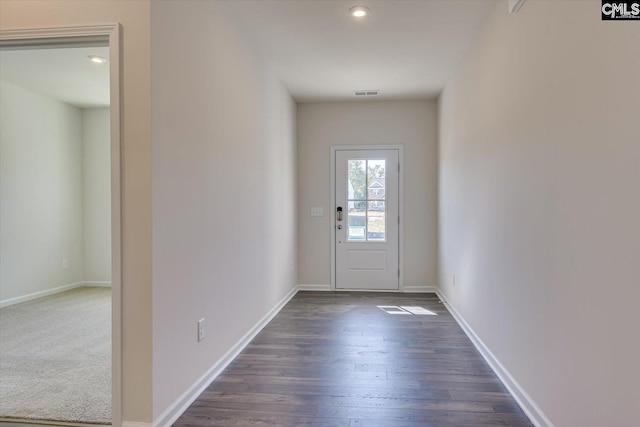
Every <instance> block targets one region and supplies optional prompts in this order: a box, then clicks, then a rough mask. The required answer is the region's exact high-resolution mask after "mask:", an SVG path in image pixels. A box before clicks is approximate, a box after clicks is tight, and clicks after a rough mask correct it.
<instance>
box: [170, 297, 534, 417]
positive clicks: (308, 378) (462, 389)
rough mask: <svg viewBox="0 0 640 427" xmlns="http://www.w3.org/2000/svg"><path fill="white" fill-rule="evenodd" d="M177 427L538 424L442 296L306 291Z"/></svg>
mask: <svg viewBox="0 0 640 427" xmlns="http://www.w3.org/2000/svg"><path fill="white" fill-rule="evenodd" d="M384 305H391V306H421V307H424V308H425V309H427V310H430V311H432V312H433V313H435V315H428V316H418V315H389V314H387V313H386V312H384V311H383V310H381V309H380V308H378V306H384ZM174 425H175V426H178V427H187V426H194V427H195V426H204V425H207V426H276V425H277V426H337V427H347V426H351V427H359V426H366V427H377V426H388V427H396V426H405V427H413V426H421V427H453V426H458V427H461V426H478V425H483V426H500V425H502V426H531V425H532V424H531V423H530V421H529V420H528V419H527V417H526V416H525V414H524V413H523V412H522V410H521V409H520V407H519V406H518V405H517V403H516V402H515V401H514V400H513V398H512V396H511V395H509V393H508V392H507V390H506V389H505V387H504V386H503V385H502V383H501V382H500V381H499V380H498V378H497V377H496V375H495V374H494V373H493V371H492V370H491V369H490V367H489V366H488V365H487V364H486V362H485V361H484V359H483V358H482V356H481V355H480V354H479V353H478V351H477V350H476V349H475V347H474V346H473V344H472V343H471V341H470V340H469V339H468V338H467V336H466V335H465V334H464V332H463V331H462V330H461V329H460V327H459V326H458V324H457V323H456V322H455V320H454V319H453V317H452V316H451V315H450V314H449V312H448V311H447V310H446V308H445V307H444V305H443V304H441V303H440V302H439V300H438V298H437V296H436V295H434V294H398V293H393V294H390V293H389V294H387V293H367V292H337V293H330V292H300V293H298V294H297V295H296V296H295V297H294V298H293V299H292V300H291V301H290V302H289V304H287V306H285V307H284V308H283V309H282V310H281V312H280V313H279V314H278V315H277V316H276V317H275V318H274V319H273V320H272V321H271V323H269V324H268V325H267V326H266V327H265V328H264V329H263V330H262V331H261V332H260V333H259V334H258V335H257V336H256V337H255V339H254V340H253V341H252V342H251V343H250V344H249V345H248V346H247V347H246V348H245V349H244V351H243V352H242V353H241V354H240V355H239V356H238V357H237V358H236V359H235V360H234V361H233V362H232V363H231V364H230V365H229V366H228V368H227V369H226V370H225V371H224V372H223V373H222V374H221V375H220V376H219V377H218V378H217V379H216V381H214V382H213V383H212V384H210V385H209V387H208V388H207V389H206V391H205V392H204V393H203V394H202V395H201V396H200V397H199V398H198V399H197V400H196V401H195V402H194V404H193V405H192V406H191V407H190V408H189V409H188V410H187V411H186V412H185V413H184V414H183V415H182V416H181V417H180V418H179V419H178V420H177V422H176V423H175V424H174Z"/></svg>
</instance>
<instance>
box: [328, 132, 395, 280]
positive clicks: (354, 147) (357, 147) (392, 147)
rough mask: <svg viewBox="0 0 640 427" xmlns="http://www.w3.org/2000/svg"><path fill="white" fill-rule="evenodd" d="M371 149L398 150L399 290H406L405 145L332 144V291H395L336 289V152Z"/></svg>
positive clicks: (330, 162)
mask: <svg viewBox="0 0 640 427" xmlns="http://www.w3.org/2000/svg"><path fill="white" fill-rule="evenodd" d="M369 150H398V162H399V164H400V170H399V171H398V215H399V217H400V224H399V227H398V268H399V269H400V277H398V292H404V145H402V144H394V145H332V146H331V159H330V161H329V164H330V165H331V211H330V215H331V221H329V223H330V235H331V291H364V292H393V291H388V290H383V291H380V290H366V289H364V290H357V289H336V233H335V230H336V215H335V212H336V152H337V151H369Z"/></svg>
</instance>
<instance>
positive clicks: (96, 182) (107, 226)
mask: <svg viewBox="0 0 640 427" xmlns="http://www.w3.org/2000/svg"><path fill="white" fill-rule="evenodd" d="M109 114H110V111H109V108H85V109H83V110H82V205H83V226H82V228H83V233H82V247H83V255H84V256H83V258H84V263H83V267H84V268H83V280H84V282H85V283H87V284H98V285H108V284H110V283H111V139H110V129H109V126H110V124H111V121H110V118H109Z"/></svg>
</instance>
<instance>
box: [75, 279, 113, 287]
mask: <svg viewBox="0 0 640 427" xmlns="http://www.w3.org/2000/svg"><path fill="white" fill-rule="evenodd" d="M82 286H92V287H99V288H110V287H111V282H102V281H99V280H91V281H86V280H85V281H84V282H82Z"/></svg>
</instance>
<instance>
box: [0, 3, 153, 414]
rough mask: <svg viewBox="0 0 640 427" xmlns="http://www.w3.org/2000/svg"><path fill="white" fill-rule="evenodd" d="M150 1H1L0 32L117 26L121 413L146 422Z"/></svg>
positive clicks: (148, 405)
mask: <svg viewBox="0 0 640 427" xmlns="http://www.w3.org/2000/svg"><path fill="white" fill-rule="evenodd" d="M149 4H150V2H149V0H137V1H112V0H95V1H90V2H86V1H80V2H79V1H76V0H57V1H50V0H2V1H0V29H2V30H8V29H18V28H19V29H24V28H51V27H61V26H82V25H101V24H104V23H105V22H107V23H115V22H118V23H120V24H121V25H122V28H123V36H122V82H123V86H122V94H123V96H122V102H123V105H122V111H123V121H122V126H123V128H122V138H123V142H122V157H123V159H125V161H124V162H123V164H122V177H123V183H122V227H123V228H122V252H123V260H122V283H123V285H122V311H123V314H122V319H123V332H122V348H123V357H122V359H123V362H122V369H123V375H122V381H123V393H122V405H123V407H122V410H123V417H124V419H125V420H127V421H140V422H145V421H146V422H149V421H151V416H152V414H151V412H152V404H151V359H152V355H151V339H152V336H151V74H150V73H151V69H150V66H151V54H150V51H151V47H150V37H151V34H150V29H149V25H150V18H149V8H150V6H149Z"/></svg>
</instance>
